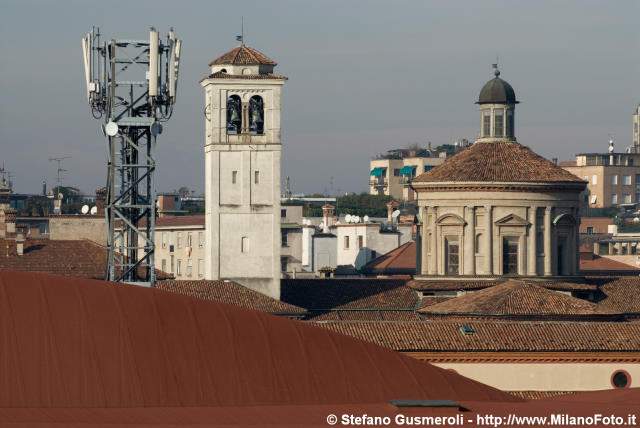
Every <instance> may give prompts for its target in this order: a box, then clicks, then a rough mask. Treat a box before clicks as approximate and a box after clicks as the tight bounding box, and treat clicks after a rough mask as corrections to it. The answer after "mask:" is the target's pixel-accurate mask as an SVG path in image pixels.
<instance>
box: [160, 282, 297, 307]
mask: <svg viewBox="0 0 640 428" xmlns="http://www.w3.org/2000/svg"><path fill="white" fill-rule="evenodd" d="M156 288H158V289H159V290H166V291H171V292H174V293H179V294H184V295H185V296H191V297H197V298H199V299H205V300H214V301H216V302H222V303H227V304H229V305H234V306H240V307H242V308H248V309H254V310H257V311H261V312H268V313H272V314H304V313H306V312H307V311H306V309H303V308H300V307H298V306H295V305H291V304H289V303H285V302H281V301H279V300H276V299H273V298H271V297H268V296H265V295H264V294H262V293H258V292H257V291H253V290H250V289H248V288H246V287H244V286H242V285H240V284H237V283H235V282H232V281H228V282H225V281H206V280H205V281H178V280H167V281H158V283H157V285H156Z"/></svg>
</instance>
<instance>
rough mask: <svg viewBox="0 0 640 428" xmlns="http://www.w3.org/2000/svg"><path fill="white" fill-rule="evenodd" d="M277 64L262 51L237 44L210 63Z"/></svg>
mask: <svg viewBox="0 0 640 428" xmlns="http://www.w3.org/2000/svg"><path fill="white" fill-rule="evenodd" d="M258 64H262V65H277V63H276V62H275V61H273V60H272V59H270V58H269V57H267V56H266V55H264V54H263V53H262V52H260V51H258V50H256V49H254V48H250V47H249V46H245V45H242V46H237V47H235V48H233V49H231V50H230V51H229V52H227V53H225V54H222V55H220V56H219V57H218V58H216V59H214V60H213V61H211V62H210V63H209V66H212V65H258Z"/></svg>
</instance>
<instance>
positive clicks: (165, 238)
mask: <svg viewBox="0 0 640 428" xmlns="http://www.w3.org/2000/svg"><path fill="white" fill-rule="evenodd" d="M162 248H167V232H162Z"/></svg>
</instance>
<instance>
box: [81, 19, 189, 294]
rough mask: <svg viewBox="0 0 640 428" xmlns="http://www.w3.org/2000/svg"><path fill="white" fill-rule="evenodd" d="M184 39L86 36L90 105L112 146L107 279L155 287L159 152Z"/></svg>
mask: <svg viewBox="0 0 640 428" xmlns="http://www.w3.org/2000/svg"><path fill="white" fill-rule="evenodd" d="M181 44H182V43H181V41H180V40H178V39H176V38H175V35H174V33H173V29H171V31H170V32H169V35H168V36H167V39H166V41H162V40H160V39H159V36H158V32H157V31H156V30H155V29H154V28H151V30H150V32H149V40H114V39H111V40H109V41H105V42H102V43H101V42H100V32H99V30H98V29H97V28H93V29H92V30H91V32H89V34H87V37H85V38H83V39H82V50H83V54H84V65H85V78H86V83H87V100H88V101H89V105H90V106H91V112H92V114H93V117H94V118H96V119H101V118H103V120H104V124H103V127H102V128H103V132H104V134H105V136H106V138H107V144H108V150H109V152H108V157H109V158H108V162H107V168H108V174H107V196H106V203H105V216H106V221H107V269H106V274H105V279H107V280H109V281H120V282H128V283H135V284H139V285H148V286H153V285H155V279H156V278H155V269H154V267H155V266H154V251H155V243H154V236H155V217H156V189H155V167H156V163H155V147H156V137H157V136H158V135H159V134H160V133H161V132H162V125H161V122H165V121H167V120H169V118H170V117H171V114H172V112H173V105H174V104H175V101H176V89H177V82H178V69H179V63H180V48H181Z"/></svg>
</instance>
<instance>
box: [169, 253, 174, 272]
mask: <svg viewBox="0 0 640 428" xmlns="http://www.w3.org/2000/svg"><path fill="white" fill-rule="evenodd" d="M170 262H171V266H169V269H170V272H169V273H171V274H173V256H171V260H170Z"/></svg>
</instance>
